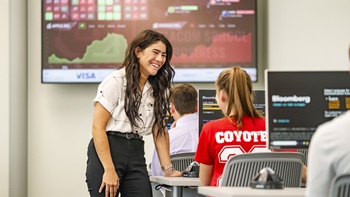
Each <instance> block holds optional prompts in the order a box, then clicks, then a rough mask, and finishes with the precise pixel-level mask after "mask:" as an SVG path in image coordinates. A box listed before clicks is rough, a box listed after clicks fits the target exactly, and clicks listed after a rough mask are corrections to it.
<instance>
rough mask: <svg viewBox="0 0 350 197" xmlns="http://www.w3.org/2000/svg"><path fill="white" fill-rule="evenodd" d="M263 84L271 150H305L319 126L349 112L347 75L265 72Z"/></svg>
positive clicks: (334, 73)
mask: <svg viewBox="0 0 350 197" xmlns="http://www.w3.org/2000/svg"><path fill="white" fill-rule="evenodd" d="M265 80H266V81H265V89H266V91H267V94H266V95H267V99H266V102H267V110H266V117H267V129H268V146H269V148H270V149H307V148H308V147H309V144H310V140H311V138H312V135H313V134H314V132H315V131H316V129H317V127H318V126H319V125H320V124H322V123H324V122H326V121H329V120H332V119H333V118H335V117H337V116H339V115H341V114H343V113H344V112H345V111H347V110H349V109H350V75H349V71H268V70H266V71H265ZM335 132H336V131H335Z"/></svg>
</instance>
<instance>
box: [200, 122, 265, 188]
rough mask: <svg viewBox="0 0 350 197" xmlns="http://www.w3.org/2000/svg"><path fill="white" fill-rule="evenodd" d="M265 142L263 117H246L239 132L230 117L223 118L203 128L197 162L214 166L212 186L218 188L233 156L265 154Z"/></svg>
mask: <svg viewBox="0 0 350 197" xmlns="http://www.w3.org/2000/svg"><path fill="white" fill-rule="evenodd" d="M232 121H234V120H233V119H232ZM266 140H267V133H266V127H265V119H264V118H255V119H253V118H251V117H248V116H243V117H242V127H241V128H240V129H239V130H237V127H236V126H235V125H232V123H231V122H230V121H229V120H228V119H227V118H222V119H219V120H215V121H211V122H208V123H206V124H205V125H204V126H203V128H202V131H201V134H200V138H199V141H198V147H197V151H196V154H195V158H194V159H195V160H196V161H197V162H199V163H202V164H206V165H212V166H213V174H212V178H211V182H210V185H211V186H218V185H219V182H220V179H221V175H222V172H223V170H224V167H225V164H226V162H227V161H228V159H229V158H230V157H232V156H234V155H238V154H242V153H251V152H263V151H266V150H267V148H266Z"/></svg>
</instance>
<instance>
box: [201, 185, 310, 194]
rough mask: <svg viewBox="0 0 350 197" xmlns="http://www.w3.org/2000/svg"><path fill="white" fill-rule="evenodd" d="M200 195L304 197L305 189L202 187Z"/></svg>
mask: <svg viewBox="0 0 350 197" xmlns="http://www.w3.org/2000/svg"><path fill="white" fill-rule="evenodd" d="M198 193H199V194H203V195H206V196H214V197H215V196H217V197H304V196H305V188H284V189H252V188H250V187H212V186H200V187H198Z"/></svg>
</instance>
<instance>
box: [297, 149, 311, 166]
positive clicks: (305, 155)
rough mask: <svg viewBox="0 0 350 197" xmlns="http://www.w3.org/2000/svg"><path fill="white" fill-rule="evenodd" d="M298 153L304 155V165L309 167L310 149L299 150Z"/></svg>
mask: <svg viewBox="0 0 350 197" xmlns="http://www.w3.org/2000/svg"><path fill="white" fill-rule="evenodd" d="M298 152H299V153H302V154H303V155H304V159H303V163H304V165H306V166H307V157H308V152H309V151H308V149H299V150H298Z"/></svg>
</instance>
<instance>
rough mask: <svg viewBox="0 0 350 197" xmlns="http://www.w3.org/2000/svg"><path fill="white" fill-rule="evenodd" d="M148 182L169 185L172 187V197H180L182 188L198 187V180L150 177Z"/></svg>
mask: <svg viewBox="0 0 350 197" xmlns="http://www.w3.org/2000/svg"><path fill="white" fill-rule="evenodd" d="M150 180H151V181H153V182H157V183H159V184H164V185H169V186H170V187H172V191H173V197H181V196H182V188H183V187H184V186H199V185H200V181H199V178H189V177H164V176H151V177H150Z"/></svg>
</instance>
